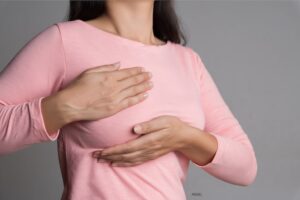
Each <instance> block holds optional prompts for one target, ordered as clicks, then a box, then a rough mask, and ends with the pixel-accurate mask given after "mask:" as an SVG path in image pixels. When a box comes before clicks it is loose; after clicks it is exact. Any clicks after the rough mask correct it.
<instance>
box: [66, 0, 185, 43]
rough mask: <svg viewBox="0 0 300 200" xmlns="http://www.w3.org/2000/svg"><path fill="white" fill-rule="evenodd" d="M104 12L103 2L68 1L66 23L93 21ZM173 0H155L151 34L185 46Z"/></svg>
mask: <svg viewBox="0 0 300 200" xmlns="http://www.w3.org/2000/svg"><path fill="white" fill-rule="evenodd" d="M105 12H106V6H105V1H103V0H102V1H84V0H83V1H74V0H70V7H69V13H68V21H71V20H76V19H81V20H83V21H85V20H90V19H94V18H96V17H98V16H101V15H102V14H104V13H105ZM179 22H180V20H179V19H178V17H177V15H176V13H175V10H174V2H173V0H161V1H158V0H155V1H154V10H153V32H154V35H155V37H157V38H159V39H160V40H162V41H164V42H166V41H168V40H169V41H171V42H174V43H177V44H182V45H184V46H185V45H186V43H187V40H186V37H185V35H184V33H183V32H182V30H181V27H180V23H179Z"/></svg>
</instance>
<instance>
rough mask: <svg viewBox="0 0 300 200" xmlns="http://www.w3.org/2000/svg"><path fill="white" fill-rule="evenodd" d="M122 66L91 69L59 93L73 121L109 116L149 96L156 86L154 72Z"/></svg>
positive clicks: (64, 108) (63, 105) (64, 107)
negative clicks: (148, 92) (151, 79)
mask: <svg viewBox="0 0 300 200" xmlns="http://www.w3.org/2000/svg"><path fill="white" fill-rule="evenodd" d="M119 67H120V66H117V65H114V64H111V65H102V66H97V67H93V68H89V69H87V70H85V71H83V72H82V73H81V74H80V75H79V76H78V77H77V78H76V79H74V80H73V81H72V82H71V83H70V84H69V85H68V86H67V87H66V88H65V89H63V90H61V91H59V92H58V93H59V95H58V96H59V100H60V101H61V102H60V103H59V105H61V106H62V107H61V109H60V110H63V111H65V112H67V114H66V116H70V119H69V120H68V122H69V123H70V122H73V121H79V120H98V119H102V118H106V117H108V116H111V115H114V114H115V113H117V112H119V111H121V110H123V109H125V108H128V107H130V106H133V105H135V104H137V103H139V102H141V101H143V100H144V99H145V98H146V96H145V94H147V90H149V89H151V88H152V82H151V81H150V78H151V73H150V72H145V71H142V70H143V68H142V67H132V68H125V69H119ZM71 116H72V117H71Z"/></svg>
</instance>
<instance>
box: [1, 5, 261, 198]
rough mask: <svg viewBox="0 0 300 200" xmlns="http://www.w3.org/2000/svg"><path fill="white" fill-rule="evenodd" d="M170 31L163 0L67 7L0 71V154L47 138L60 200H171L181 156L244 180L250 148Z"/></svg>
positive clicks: (177, 188)
mask: <svg viewBox="0 0 300 200" xmlns="http://www.w3.org/2000/svg"><path fill="white" fill-rule="evenodd" d="M182 38H184V36H183V35H182V33H181V32H180V29H179V24H178V20H177V18H176V15H175V13H174V9H173V2H172V1H153V0H144V1H131V0H107V1H105V2H104V1H103V2H95V1H94V2H89V1H82V2H81V1H77V2H71V7H70V15H69V21H65V22H59V23H56V24H53V25H51V26H49V27H47V28H46V29H45V30H43V31H41V32H40V33H39V34H38V35H37V36H35V37H34V38H33V39H32V40H31V41H30V42H28V43H27V44H26V45H25V46H24V47H23V48H22V50H21V51H20V52H18V54H17V55H16V56H15V57H14V59H12V61H11V62H10V63H9V64H8V65H7V66H6V68H5V69H4V70H3V71H2V72H1V74H0V91H1V93H0V102H1V103H2V106H1V107H0V108H1V110H0V122H1V123H0V138H1V144H0V152H1V154H5V153H6V154H7V153H10V152H14V151H17V150H20V149H22V148H25V147H27V146H29V145H32V144H34V143H38V142H45V141H55V140H57V144H58V152H59V161H60V167H61V172H62V176H63V181H64V192H63V195H62V198H61V199H72V200H82V199H108V200H110V199H130V200H134V199H155V200H159V199H172V200H176V199H178V200H183V199H186V196H185V193H184V189H183V183H184V180H185V177H186V174H187V169H188V166H189V161H190V160H191V161H192V162H193V163H195V164H196V165H197V166H198V167H199V168H201V169H203V170H205V171H206V172H207V173H209V174H211V175H212V176H214V177H216V178H218V179H220V180H223V181H226V182H228V183H231V184H236V185H242V186H246V185H249V184H251V183H253V181H254V180H255V177H256V173H257V163H256V157H255V153H254V150H253V147H252V144H251V142H250V140H249V138H248V137H247V135H246V133H245V132H244V130H243V129H242V127H241V126H240V124H239V122H238V121H237V119H236V118H235V117H234V115H233V114H232V112H231V111H230V109H229V107H228V106H227V105H226V103H225V101H224V99H223V98H222V96H221V94H220V92H219V91H218V88H217V86H216V84H215V83H214V81H213V79H212V77H211V75H210V74H209V72H208V71H207V69H206V67H205V66H204V64H203V62H202V60H201V58H200V56H199V55H198V54H197V53H196V52H195V51H194V50H192V49H191V48H189V47H185V46H184V45H181V44H180V42H181V39H182ZM142 69H143V70H142ZM150 83H152V85H151V84H150ZM138 125H140V126H139V127H140V128H138ZM97 161H98V162H97Z"/></svg>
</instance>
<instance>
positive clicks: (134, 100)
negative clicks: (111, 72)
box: [119, 92, 148, 110]
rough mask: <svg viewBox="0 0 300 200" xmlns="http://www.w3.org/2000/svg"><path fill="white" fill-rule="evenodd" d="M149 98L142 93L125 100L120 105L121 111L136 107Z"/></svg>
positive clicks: (146, 94)
mask: <svg viewBox="0 0 300 200" xmlns="http://www.w3.org/2000/svg"><path fill="white" fill-rule="evenodd" d="M147 97H148V93H146V92H142V93H140V94H138V95H136V96H132V97H127V98H124V99H122V100H121V101H120V103H119V110H124V109H126V108H128V107H130V106H133V105H136V104H138V103H140V102H142V101H144V100H145V99H146V98H147Z"/></svg>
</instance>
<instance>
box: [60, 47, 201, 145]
mask: <svg viewBox="0 0 300 200" xmlns="http://www.w3.org/2000/svg"><path fill="white" fill-rule="evenodd" d="M95 54H96V53H95V52H93V53H90V54H88V55H87V56H84V57H83V56H81V59H80V60H79V59H77V58H76V57H75V58H74V60H72V62H71V64H72V65H71V66H70V68H71V71H70V72H69V74H67V80H68V81H71V80H72V79H74V78H75V77H76V76H78V75H79V73H80V72H82V71H83V70H86V69H88V68H90V67H93V66H100V65H104V64H109V63H114V62H117V61H120V62H121V67H120V68H121V69H123V68H129V67H134V66H142V67H144V68H145V69H146V71H150V72H151V73H152V75H153V76H152V78H151V81H152V82H153V87H152V88H151V89H150V90H149V91H148V97H147V98H146V99H145V100H143V101H142V102H140V103H138V104H136V105H133V106H130V107H128V108H126V109H124V110H122V111H120V112H118V113H116V114H114V115H112V116H110V117H107V118H104V119H99V120H94V121H78V122H73V123H72V124H69V125H67V126H66V127H64V129H65V130H66V131H64V132H67V133H66V134H67V136H66V137H70V139H72V140H74V141H76V142H77V143H78V144H80V145H81V146H82V147H84V148H104V147H108V146H112V145H116V144H120V143H124V142H127V141H129V140H131V139H134V138H136V137H138V136H137V135H136V134H134V133H133V132H132V128H133V126H134V125H135V124H138V123H140V122H144V121H148V120H151V119H152V118H154V117H157V116H161V115H172V116H176V117H178V118H180V119H181V120H183V121H185V122H187V123H189V124H191V125H192V126H194V127H198V128H201V129H202V128H203V126H204V118H203V113H202V108H201V102H200V100H201V99H200V93H199V86H198V85H197V82H196V81H195V78H194V74H193V71H192V67H191V66H189V65H190V64H191V63H190V62H189V61H186V60H184V59H182V58H179V57H168V56H158V55H156V54H155V55H152V54H134V53H133V52H127V53H115V54H109V53H104V52H102V54H100V55H99V56H98V57H97V56H96V55H95ZM151 55H152V56H151ZM95 92H96V91H95ZM86 98H88V97H86Z"/></svg>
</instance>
